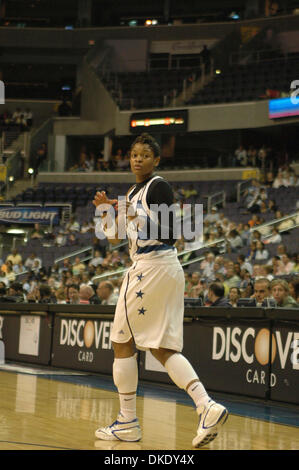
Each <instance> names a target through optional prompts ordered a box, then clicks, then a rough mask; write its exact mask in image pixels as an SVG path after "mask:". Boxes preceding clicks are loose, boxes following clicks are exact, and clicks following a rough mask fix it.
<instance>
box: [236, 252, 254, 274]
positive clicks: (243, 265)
mask: <svg viewBox="0 0 299 470" xmlns="http://www.w3.org/2000/svg"><path fill="white" fill-rule="evenodd" d="M237 260H238V263H239V264H240V271H242V270H243V269H246V271H248V272H249V273H250V274H251V273H252V265H251V263H249V261H246V259H245V256H244V255H243V254H240V255H238V258H237Z"/></svg>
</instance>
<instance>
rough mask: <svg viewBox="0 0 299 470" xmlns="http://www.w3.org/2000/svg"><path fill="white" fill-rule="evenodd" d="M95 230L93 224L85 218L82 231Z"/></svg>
mask: <svg viewBox="0 0 299 470" xmlns="http://www.w3.org/2000/svg"><path fill="white" fill-rule="evenodd" d="M93 230H94V226H93V224H92V223H91V222H88V221H87V220H85V221H84V222H83V223H82V225H81V230H80V233H87V232H92V231H93Z"/></svg>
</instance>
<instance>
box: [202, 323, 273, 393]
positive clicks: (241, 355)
mask: <svg viewBox="0 0 299 470" xmlns="http://www.w3.org/2000/svg"><path fill="white" fill-rule="evenodd" d="M194 335H196V338H198V339H197V342H198V358H199V361H200V367H199V368H200V377H201V380H202V381H203V383H204V384H205V386H206V388H207V389H209V390H215V391H221V392H228V393H239V394H241V395H248V396H254V397H261V398H265V397H266V396H267V393H268V390H269V386H270V383H271V380H272V377H271V375H270V366H269V351H270V337H271V334H270V322H269V321H267V320H255V321H249V320H244V321H243V320H239V319H234V320H232V321H231V320H227V321H226V320H224V321H217V323H215V322H214V324H213V323H212V322H209V321H208V320H206V321H205V320H201V321H198V324H197V328H194Z"/></svg>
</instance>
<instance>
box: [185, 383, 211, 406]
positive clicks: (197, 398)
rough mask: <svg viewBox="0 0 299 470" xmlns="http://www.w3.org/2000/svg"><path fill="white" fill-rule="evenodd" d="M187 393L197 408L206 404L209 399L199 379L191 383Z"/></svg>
mask: <svg viewBox="0 0 299 470" xmlns="http://www.w3.org/2000/svg"><path fill="white" fill-rule="evenodd" d="M187 393H188V395H189V396H190V397H191V398H192V400H193V401H194V403H195V406H196V409H197V410H198V408H199V407H201V406H202V405H204V406H206V404H207V403H208V401H209V400H210V397H209V395H208V394H207V392H206V389H205V388H204V386H203V384H202V383H201V382H199V381H198V382H194V383H193V384H192V385H190V387H188V390H187Z"/></svg>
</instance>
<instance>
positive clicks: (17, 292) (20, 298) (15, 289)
mask: <svg viewBox="0 0 299 470" xmlns="http://www.w3.org/2000/svg"><path fill="white" fill-rule="evenodd" d="M7 294H8V295H9V296H10V297H12V298H13V301H14V302H25V300H26V298H25V295H24V291H23V286H22V284H21V283H20V282H12V283H11V284H10V286H9V288H8V290H7Z"/></svg>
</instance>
